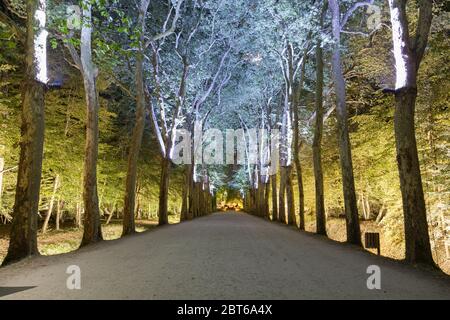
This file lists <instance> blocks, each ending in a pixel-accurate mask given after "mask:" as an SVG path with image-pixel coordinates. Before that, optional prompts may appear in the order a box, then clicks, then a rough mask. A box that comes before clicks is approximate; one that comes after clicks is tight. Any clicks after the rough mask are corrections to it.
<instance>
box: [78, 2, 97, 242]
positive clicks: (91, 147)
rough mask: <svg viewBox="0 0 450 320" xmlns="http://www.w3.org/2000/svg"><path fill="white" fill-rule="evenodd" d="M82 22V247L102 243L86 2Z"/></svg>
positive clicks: (94, 73) (93, 78)
mask: <svg viewBox="0 0 450 320" xmlns="http://www.w3.org/2000/svg"><path fill="white" fill-rule="evenodd" d="M83 22H84V23H83V26H82V28H81V42H80V61H81V67H82V74H83V83H84V90H85V95H86V112H87V123H86V146H85V158H84V177H83V181H84V182H83V201H84V231H83V239H82V240H81V246H85V245H88V244H91V243H94V242H97V241H100V240H102V231H101V225H100V210H99V206H98V193H97V158H98V109H99V105H98V96H97V88H96V78H97V74H98V69H97V67H96V66H95V65H94V64H93V62H92V50H91V37H92V26H91V24H92V21H91V4H90V2H89V1H87V0H84V1H83Z"/></svg>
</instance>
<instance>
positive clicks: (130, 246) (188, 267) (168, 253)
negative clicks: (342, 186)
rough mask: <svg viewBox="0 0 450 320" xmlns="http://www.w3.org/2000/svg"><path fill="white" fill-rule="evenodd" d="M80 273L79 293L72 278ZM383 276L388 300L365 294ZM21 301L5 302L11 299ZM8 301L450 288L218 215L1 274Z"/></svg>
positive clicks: (411, 293) (434, 294) (436, 291)
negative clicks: (375, 273)
mask: <svg viewBox="0 0 450 320" xmlns="http://www.w3.org/2000/svg"><path fill="white" fill-rule="evenodd" d="M73 264H76V265H79V266H80V267H81V273H82V275H81V276H82V282H81V286H82V289H81V290H68V289H66V279H67V276H68V275H67V274H66V273H65V272H66V268H67V266H69V265H73ZM372 264H376V265H379V266H380V267H381V273H382V290H368V289H367V288H366V279H367V277H368V275H367V274H366V268H367V266H368V265H372ZM17 287H34V288H31V289H30V288H22V291H20V292H16V293H15V294H10V295H6V296H5V294H6V293H7V292H13V291H19V290H21V289H20V288H17ZM0 295H3V297H2V299H5V298H13V299H15V298H37V299H42V298H57V299H59V298H67V299H72V298H84V299H91V298H112V299H123V298H136V299H176V298H178V299H197V298H198V299H215V298H219V299H220V298H223V299H260V298H265V299H296V298H300V299H301V298H307V299H319V298H342V299H346V298H427V299H439V298H441V299H442V298H446V299H450V280H449V279H448V278H442V277H439V276H436V275H435V274H431V273H428V272H424V271H420V270H416V269H414V268H412V267H409V266H405V265H402V264H400V263H397V262H393V261H390V260H387V259H384V258H378V257H376V256H373V255H370V254H369V253H367V252H363V251H361V250H358V249H356V248H354V247H352V246H347V245H344V244H339V243H334V242H332V241H328V240H326V239H322V238H320V237H318V236H314V235H310V234H306V233H303V232H299V231H297V230H295V229H294V228H290V227H286V226H282V225H280V224H277V223H269V222H267V221H264V220H263V219H260V218H256V217H253V216H249V215H245V214H237V213H226V214H224V213H219V214H214V215H212V216H208V217H203V218H199V219H196V220H193V221H189V222H185V223H182V224H178V225H173V226H167V227H162V228H158V229H155V230H152V231H149V232H146V233H144V234H139V235H136V236H132V237H129V238H127V239H122V240H116V241H108V242H104V243H102V244H99V245H96V246H93V247H91V248H85V249H83V250H80V251H78V252H76V253H72V254H67V255H60V256H54V257H42V258H38V259H32V260H28V261H25V262H22V263H20V264H18V265H13V266H8V267H7V268H4V269H0Z"/></svg>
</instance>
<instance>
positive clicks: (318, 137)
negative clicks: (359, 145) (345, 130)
mask: <svg viewBox="0 0 450 320" xmlns="http://www.w3.org/2000/svg"><path fill="white" fill-rule="evenodd" d="M322 23H323V15H322V18H321V26H322ZM321 45H322V44H321V43H320V42H319V43H318V44H317V46H316V93H315V95H316V99H315V108H316V120H315V126H314V138H313V145H312V151H313V164H314V187H315V197H316V233H318V234H322V235H327V228H326V216H325V200H324V190H323V172H322V134H323V53H322V47H321Z"/></svg>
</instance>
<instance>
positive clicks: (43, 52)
mask: <svg viewBox="0 0 450 320" xmlns="http://www.w3.org/2000/svg"><path fill="white" fill-rule="evenodd" d="M46 8H47V4H46V0H40V1H39V9H38V10H36V13H35V19H36V20H37V22H38V25H39V30H38V32H37V35H36V38H35V39H34V54H35V59H36V69H37V70H36V79H37V80H38V81H40V82H42V83H47V82H48V77H47V36H48V32H47V30H45V23H46V13H45V11H46Z"/></svg>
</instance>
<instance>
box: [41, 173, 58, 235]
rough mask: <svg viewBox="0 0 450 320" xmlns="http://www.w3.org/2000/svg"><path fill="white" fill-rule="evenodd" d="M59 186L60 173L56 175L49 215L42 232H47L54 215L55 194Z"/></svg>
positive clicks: (46, 217)
mask: <svg viewBox="0 0 450 320" xmlns="http://www.w3.org/2000/svg"><path fill="white" fill-rule="evenodd" d="M58 188H59V174H57V175H56V176H55V181H54V182H53V192H52V195H51V197H50V202H49V204H48V210H47V215H46V216H45V220H44V224H43V225H42V233H46V232H47V228H48V222H49V221H50V217H51V216H52V212H53V204H54V203H55V196H56V191H57V190H58Z"/></svg>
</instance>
